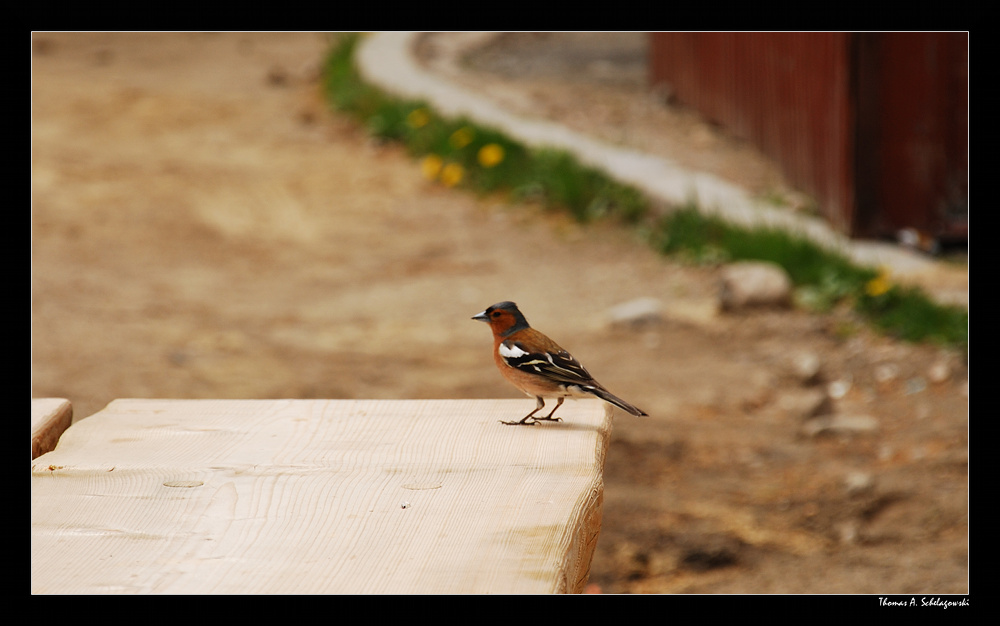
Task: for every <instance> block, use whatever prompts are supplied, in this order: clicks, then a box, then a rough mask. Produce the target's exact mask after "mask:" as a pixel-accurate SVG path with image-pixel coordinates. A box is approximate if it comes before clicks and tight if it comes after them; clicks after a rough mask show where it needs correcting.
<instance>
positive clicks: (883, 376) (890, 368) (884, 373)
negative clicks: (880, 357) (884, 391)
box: [875, 363, 899, 383]
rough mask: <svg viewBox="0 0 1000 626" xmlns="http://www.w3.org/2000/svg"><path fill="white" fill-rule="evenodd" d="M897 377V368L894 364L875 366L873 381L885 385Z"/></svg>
mask: <svg viewBox="0 0 1000 626" xmlns="http://www.w3.org/2000/svg"><path fill="white" fill-rule="evenodd" d="M898 377H899V366H898V365H896V364H895V363H881V364H879V365H876V366H875V380H877V381H878V382H880V383H887V382H889V381H890V380H894V379H896V378H898Z"/></svg>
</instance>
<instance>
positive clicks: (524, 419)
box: [500, 396, 562, 426]
mask: <svg viewBox="0 0 1000 626" xmlns="http://www.w3.org/2000/svg"><path fill="white" fill-rule="evenodd" d="M535 398H536V399H537V400H538V403H537V404H536V405H535V410H534V411H532V412H531V413H528V414H527V415H525V416H524V417H522V418H521V421H520V422H505V421H503V420H500V423H501V424H506V425H507V426H534V425H535V422H536V421H538V420H539V419H548V418H547V417H546V418H540V417H532V416H533V415H534V414H535V413H538V412H539V411H541V410H542V407H543V406H545V400H542V397H541V396H535ZM559 404H562V398H559ZM556 408H559V405H558V404H557V405H556ZM553 410H555V409H553ZM550 417H551V416H550ZM529 419H530V420H532V421H530V422H529V421H528V420H529Z"/></svg>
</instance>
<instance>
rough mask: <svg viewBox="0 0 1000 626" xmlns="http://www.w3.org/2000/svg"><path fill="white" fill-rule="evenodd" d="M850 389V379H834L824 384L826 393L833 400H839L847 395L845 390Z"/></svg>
mask: <svg viewBox="0 0 1000 626" xmlns="http://www.w3.org/2000/svg"><path fill="white" fill-rule="evenodd" d="M850 389H851V381H849V380H846V379H841V380H835V381H833V382H831V383H830V384H829V385H827V386H826V391H827V393H829V394H830V397H831V398H833V399H834V400H840V399H841V398H843V397H844V396H846V395H847V392H848V391H850Z"/></svg>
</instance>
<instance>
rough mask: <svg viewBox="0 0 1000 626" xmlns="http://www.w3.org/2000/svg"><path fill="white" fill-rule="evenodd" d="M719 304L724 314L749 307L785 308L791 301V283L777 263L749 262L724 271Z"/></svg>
mask: <svg viewBox="0 0 1000 626" xmlns="http://www.w3.org/2000/svg"><path fill="white" fill-rule="evenodd" d="M721 280H722V282H721V285H720V287H719V304H720V305H721V306H722V308H723V309H724V310H727V311H734V310H737V309H742V308H747V307H786V306H788V305H789V303H790V302H791V298H792V281H791V279H790V278H789V277H788V274H787V273H786V272H785V270H784V268H782V267H781V266H780V265H778V264H776V263H766V262H760V261H746V262H741V263H733V264H732V265H728V266H726V267H725V268H724V269H723V270H722V279H721Z"/></svg>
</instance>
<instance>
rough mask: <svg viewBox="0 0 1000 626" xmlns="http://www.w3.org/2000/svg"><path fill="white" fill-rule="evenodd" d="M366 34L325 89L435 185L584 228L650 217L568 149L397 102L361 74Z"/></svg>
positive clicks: (337, 55) (337, 54)
mask: <svg viewBox="0 0 1000 626" xmlns="http://www.w3.org/2000/svg"><path fill="white" fill-rule="evenodd" d="M358 41H359V36H358V35H346V36H344V37H343V38H342V39H341V40H340V42H339V43H338V44H337V45H335V46H334V49H333V50H332V51H331V53H330V55H329V57H328V58H327V63H326V68H325V69H326V71H325V73H324V76H325V82H324V88H325V91H326V95H327V98H328V99H329V101H330V103H331V104H332V105H333V106H334V108H336V109H337V110H339V111H342V112H345V113H347V114H349V115H351V116H352V117H354V118H355V119H357V120H358V121H359V122H360V123H361V124H362V125H363V126H365V127H366V128H367V129H368V131H369V133H371V134H372V136H374V137H377V138H379V139H382V140H386V141H397V142H400V143H402V144H403V145H404V146H405V147H406V149H407V151H409V153H410V154H411V155H413V156H414V157H417V158H420V159H421V169H422V171H423V173H424V176H426V177H427V178H428V179H430V180H436V181H438V182H440V183H441V184H443V185H446V186H448V187H463V188H467V189H471V190H474V191H476V192H478V193H481V194H487V193H494V192H507V193H510V194H511V195H512V196H513V197H514V198H515V199H530V200H534V201H538V202H541V203H542V204H544V205H545V206H546V207H547V208H549V209H551V210H566V211H568V212H569V213H570V214H571V215H573V217H574V218H576V219H577V220H578V221H580V222H588V221H590V220H593V219H598V218H602V217H618V218H621V219H623V220H625V221H626V222H630V223H636V222H639V221H640V220H642V219H643V218H644V217H645V216H646V215H647V214H648V212H649V202H648V201H647V199H646V198H645V197H644V196H643V194H642V193H640V192H639V191H638V190H636V189H634V188H632V187H630V186H628V185H623V184H622V183H619V182H618V181H616V180H614V179H613V178H611V177H610V176H608V175H607V174H605V173H604V172H602V171H601V170H599V169H597V168H593V167H588V166H585V165H582V164H581V163H579V162H578V161H577V160H576V159H575V158H574V157H573V156H572V155H571V154H569V153H568V152H565V151H562V150H532V149H529V148H527V147H525V146H523V145H522V144H520V143H518V142H516V141H513V140H512V139H510V138H509V137H507V136H506V135H504V134H503V133H501V132H499V131H497V130H496V129H493V128H489V127H485V126H481V125H479V124H476V123H475V122H472V121H471V120H468V119H463V118H458V119H446V118H443V117H441V116H439V115H438V114H437V113H435V112H434V111H433V110H432V109H431V108H430V107H429V106H428V105H427V103H425V102H422V101H419V100H404V99H397V98H392V97H389V96H387V95H386V94H384V93H383V92H382V91H380V90H379V89H377V88H375V87H373V86H371V85H368V84H366V83H365V82H364V81H362V80H361V78H360V76H359V75H358V73H357V70H356V69H355V67H354V60H353V59H354V50H355V47H356V46H357V44H358Z"/></svg>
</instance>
